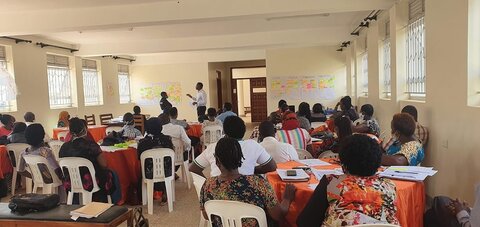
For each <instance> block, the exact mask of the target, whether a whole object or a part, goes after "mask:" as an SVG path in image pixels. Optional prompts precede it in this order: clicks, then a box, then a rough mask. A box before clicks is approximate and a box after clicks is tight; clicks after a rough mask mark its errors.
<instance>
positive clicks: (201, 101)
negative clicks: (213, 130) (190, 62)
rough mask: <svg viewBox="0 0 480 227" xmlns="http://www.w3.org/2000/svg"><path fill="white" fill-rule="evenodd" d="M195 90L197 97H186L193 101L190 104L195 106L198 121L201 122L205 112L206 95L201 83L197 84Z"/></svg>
mask: <svg viewBox="0 0 480 227" xmlns="http://www.w3.org/2000/svg"><path fill="white" fill-rule="evenodd" d="M195 89H197V97H193V96H192V95H190V94H187V96H188V97H190V98H191V99H192V100H193V103H192V104H193V105H196V106H197V116H198V121H201V117H203V116H205V111H206V110H207V93H206V92H205V91H204V90H203V84H202V83H201V82H198V83H197V86H195Z"/></svg>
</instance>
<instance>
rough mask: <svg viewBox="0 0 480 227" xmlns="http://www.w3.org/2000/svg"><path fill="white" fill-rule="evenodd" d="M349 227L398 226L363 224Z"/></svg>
mask: <svg viewBox="0 0 480 227" xmlns="http://www.w3.org/2000/svg"><path fill="white" fill-rule="evenodd" d="M351 227H400V226H399V225H391V224H363V225H352V226H351Z"/></svg>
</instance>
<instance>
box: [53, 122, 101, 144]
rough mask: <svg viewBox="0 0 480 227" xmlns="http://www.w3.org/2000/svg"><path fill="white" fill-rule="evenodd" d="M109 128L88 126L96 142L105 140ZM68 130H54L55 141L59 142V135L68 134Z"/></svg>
mask: <svg viewBox="0 0 480 227" xmlns="http://www.w3.org/2000/svg"><path fill="white" fill-rule="evenodd" d="M106 130H107V126H105V125H92V126H88V132H90V134H92V136H93V138H94V139H95V141H96V142H98V141H100V140H102V139H103V138H105V134H106ZM67 131H68V128H54V129H53V139H54V140H57V139H58V133H60V132H67Z"/></svg>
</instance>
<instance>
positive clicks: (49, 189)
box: [23, 155, 62, 194]
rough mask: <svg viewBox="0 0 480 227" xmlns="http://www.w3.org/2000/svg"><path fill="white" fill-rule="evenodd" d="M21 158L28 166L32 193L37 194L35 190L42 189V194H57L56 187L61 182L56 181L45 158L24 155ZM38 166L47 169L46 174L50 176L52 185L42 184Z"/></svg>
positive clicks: (56, 178) (55, 175)
mask: <svg viewBox="0 0 480 227" xmlns="http://www.w3.org/2000/svg"><path fill="white" fill-rule="evenodd" d="M23 158H24V159H25V162H26V163H27V164H28V166H29V168H30V171H31V172H32V180H33V190H32V192H33V193H37V188H39V187H42V188H43V194H52V193H57V187H58V186H60V185H62V181H60V179H58V176H57V174H56V173H55V170H54V169H53V168H52V167H51V166H50V165H49V164H48V161H47V159H46V158H44V157H42V156H39V155H24V156H23ZM39 164H44V165H46V166H47V168H48V172H49V173H50V175H51V176H52V183H48V184H47V183H45V182H43V177H42V173H41V171H40V168H39Z"/></svg>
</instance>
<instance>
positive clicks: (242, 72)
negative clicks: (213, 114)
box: [230, 66, 267, 123]
mask: <svg viewBox="0 0 480 227" xmlns="http://www.w3.org/2000/svg"><path fill="white" fill-rule="evenodd" d="M230 70H231V75H232V84H231V85H232V105H233V110H234V112H236V113H237V114H238V115H239V116H240V117H242V118H243V120H244V121H245V122H247V123H248V122H262V121H264V120H265V119H266V118H267V87H266V84H267V78H266V68H265V66H259V67H245V68H232V69H230Z"/></svg>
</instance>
